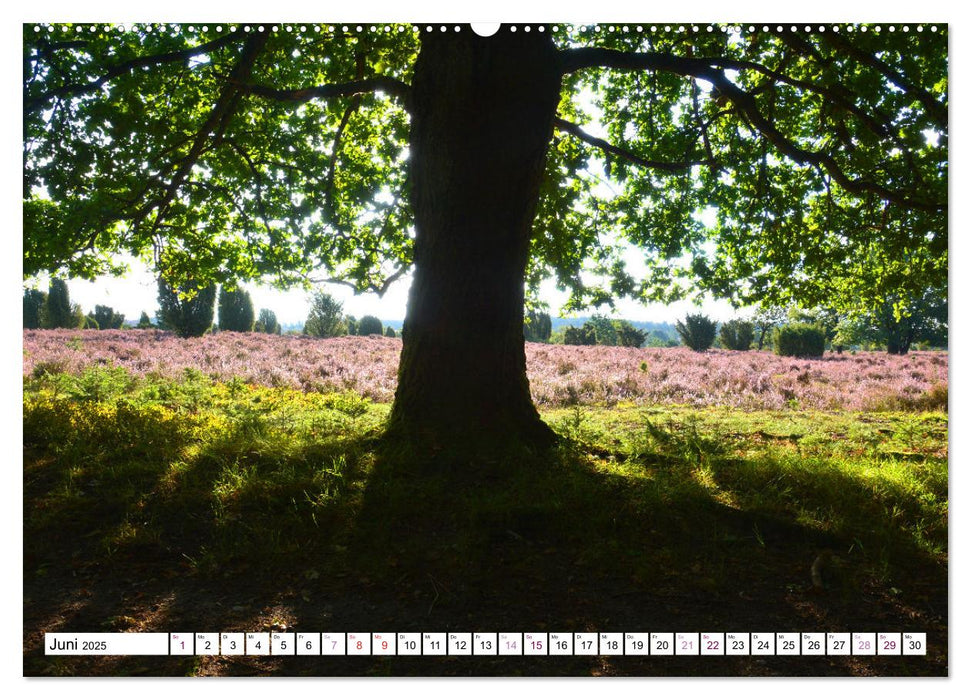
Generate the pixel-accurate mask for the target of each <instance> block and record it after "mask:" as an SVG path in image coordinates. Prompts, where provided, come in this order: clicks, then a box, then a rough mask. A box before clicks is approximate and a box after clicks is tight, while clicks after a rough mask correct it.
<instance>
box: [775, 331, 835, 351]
mask: <svg viewBox="0 0 971 700" xmlns="http://www.w3.org/2000/svg"><path fill="white" fill-rule="evenodd" d="M825 347H826V331H825V330H824V329H823V328H821V327H820V326H815V325H811V324H808V323H790V324H788V325H785V326H782V327H781V328H779V329H777V330H776V333H775V352H776V354H777V355H782V356H784V357H822V355H823V350H824V349H825Z"/></svg>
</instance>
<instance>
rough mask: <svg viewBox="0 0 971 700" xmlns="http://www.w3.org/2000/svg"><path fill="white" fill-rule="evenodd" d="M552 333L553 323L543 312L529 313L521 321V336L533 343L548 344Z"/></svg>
mask: <svg viewBox="0 0 971 700" xmlns="http://www.w3.org/2000/svg"><path fill="white" fill-rule="evenodd" d="M552 333H553V321H552V319H550V315H549V314H547V313H543V312H541V311H540V312H537V311H530V312H529V313H528V314H527V315H526V318H525V319H524V321H523V336H525V338H526V340H528V341H531V342H534V343H548V342H549V341H550V335H551V334H552Z"/></svg>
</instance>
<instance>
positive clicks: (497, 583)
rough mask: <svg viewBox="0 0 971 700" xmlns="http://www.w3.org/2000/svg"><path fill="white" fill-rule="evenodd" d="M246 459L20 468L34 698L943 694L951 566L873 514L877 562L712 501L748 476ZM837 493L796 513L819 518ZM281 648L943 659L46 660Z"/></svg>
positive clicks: (844, 537)
mask: <svg viewBox="0 0 971 700" xmlns="http://www.w3.org/2000/svg"><path fill="white" fill-rule="evenodd" d="M246 437H247V439H246V440H241V439H240V436H239V435H235V434H229V435H227V436H226V437H225V438H224V439H222V440H217V441H215V442H212V443H209V444H207V446H206V447H205V449H204V450H202V451H200V452H198V453H195V454H193V455H192V456H191V458H188V459H186V458H185V449H184V448H186V447H187V445H180V446H179V449H178V450H175V449H174V448H175V445H169V446H168V447H166V448H165V449H162V448H161V447H159V448H158V449H157V450H156V451H155V452H151V451H149V452H146V453H143V454H141V455H139V456H138V459H137V460H136V461H137V463H138V465H139V466H138V468H137V469H136V468H134V467H132V468H125V467H124V466H123V465H122V464H120V463H119V462H117V461H113V458H111V456H110V455H109V458H106V459H105V460H104V461H103V462H101V463H100V466H99V464H98V463H95V462H92V463H90V464H89V465H88V466H86V467H84V469H86V470H88V471H84V470H82V471H81V472H78V471H77V470H78V467H77V464H76V463H73V462H71V460H64V459H63V458H57V459H53V460H52V459H51V458H50V456H49V455H48V454H47V453H46V452H45V451H44V450H41V449H37V448H36V447H34V448H31V449H30V450H28V452H27V453H26V455H25V475H26V476H25V567H24V588H25V608H24V610H25V622H24V636H25V652H24V671H25V673H26V674H27V675H58V674H67V675H144V674H148V675H181V674H195V675H247V674H282V675H591V674H593V675H599V674H618V675H678V676H681V675H688V676H694V675H776V674H778V675H865V674H891V675H943V674H946V673H947V650H946V646H945V645H946V616H947V608H946V581H947V572H946V566H945V565H943V564H942V563H941V562H940V561H937V560H935V559H934V558H933V557H931V556H929V555H927V554H925V553H924V552H922V551H921V550H920V549H919V548H918V547H917V546H916V545H914V543H913V542H911V541H910V540H909V539H908V536H907V533H905V532H902V531H898V530H899V529H898V530H894V524H893V523H892V522H886V514H885V513H881V511H879V509H877V510H874V512H873V513H871V514H870V516H871V519H872V520H874V522H873V529H874V532H877V531H879V533H880V535H881V537H882V539H881V540H880V541H881V542H883V543H884V546H883V548H882V549H881V550H880V552H879V553H871V551H870V549H868V548H867V546H866V543H867V542H868V541H869V540H868V533H865V532H858V531H855V530H853V529H852V528H851V529H849V530H848V529H846V528H843V529H841V527H835V528H832V527H824V526H822V525H820V526H818V527H817V526H813V525H807V524H805V522H804V518H802V517H801V514H800V513H799V512H797V511H796V510H793V511H792V512H787V511H786V510H785V509H784V508H782V507H778V508H775V509H766V508H763V509H746V508H743V507H739V505H738V503H737V502H735V503H733V498H732V492H731V489H726V488H721V489H715V488H713V487H712V483H711V480H712V479H714V480H716V481H717V480H719V479H725V480H726V481H729V480H731V482H732V483H733V484H742V485H741V486H739V487H738V488H756V487H757V486H758V485H757V484H748V485H745V484H744V482H740V481H739V480H738V479H737V478H733V479H729V477H730V476H731V474H732V471H733V470H735V469H738V468H739V466H740V465H739V463H738V462H739V460H730V459H727V458H726V459H721V460H714V461H710V462H708V463H706V465H705V467H706V468H705V469H703V470H699V469H698V465H695V464H692V463H691V461H690V460H689V459H679V458H675V457H672V456H671V455H669V454H663V453H660V452H656V453H652V452H641V453H638V454H636V455H634V456H631V455H613V456H611V455H606V456H605V455H603V454H596V453H592V452H591V451H590V450H589V449H588V448H587V447H585V446H583V445H580V444H576V443H569V442H566V441H564V442H563V443H562V444H561V445H560V446H558V447H557V448H554V449H551V450H547V451H541V452H530V451H528V450H514V451H506V452H504V453H503V452H501V451H500V452H497V453H496V454H495V455H493V456H490V457H483V456H473V457H468V456H465V457H461V456H458V455H454V454H453V455H448V454H444V453H441V452H439V453H425V454H423V456H421V457H418V456H417V454H416V453H415V452H413V451H411V450H409V449H408V448H407V447H406V446H402V445H389V444H386V443H381V442H379V441H378V440H376V439H375V438H373V437H372V438H360V439H346V438H345V439H339V440H332V441H329V442H326V443H322V444H320V445H312V446H306V445H303V446H299V447H294V448H293V449H291V450H289V451H286V452H285V453H280V452H273V451H267V450H261V449H258V448H254V447H253V446H254V445H256V446H258V445H259V441H258V440H256V441H254V440H253V439H250V438H252V437H253V436H246ZM242 443H245V444H246V445H248V446H249V447H248V448H247V449H246V450H242V451H241V450H240V444H242ZM170 448H171V449H170ZM190 452H191V451H190ZM176 453H178V454H179V455H181V457H180V458H179V459H174V458H173V455H174V454H176ZM74 457H76V455H75V456H74ZM614 458H617V459H620V458H623V459H626V460H627V462H625V467H624V469H623V470H622V471H620V472H619V471H618V470H616V469H606V468H604V460H605V459H607V460H610V459H614ZM832 478H833V479H837V480H839V479H841V478H842V480H841V481H839V483H835V484H832V485H831V486H832V488H833V489H835V490H836V491H839V492H842V493H845V494H847V502H857V503H858V502H863V501H865V500H866V491H865V487H864V486H863V485H862V484H860V483H859V482H857V481H855V480H853V479H851V478H848V477H845V478H844V477H839V476H838V475H833V476H832ZM86 480H87V481H86ZM72 483H73V484H74V486H73V487H71V484H72ZM72 488H73V490H72ZM830 493H831V491H830V490H827V492H826V493H825V494H824V493H821V494H818V495H816V496H814V495H813V494H812V493H810V492H808V491H806V492H802V493H800V494H799V496H798V498H801V499H803V501H801V504H802V506H804V507H805V508H807V509H811V508H812V506H813V503H812V502H811V501H812V500H813V499H814V498H819V499H824V498H828V497H829V496H828V495H827V494H830ZM736 495H739V494H736ZM734 500H736V501H743V500H744V499H742V498H738V499H734ZM780 502H781V501H780ZM797 502H799V501H798V499H797ZM881 518H883V520H881ZM888 543H889V544H888ZM825 550H832V551H834V552H837V553H839V555H840V557H839V558H840V559H841V560H842V564H841V567H842V568H841V569H838V570H836V571H834V572H833V573H832V578H829V577H830V573H827V577H828V580H827V582H826V589H825V590H821V591H820V590H816V589H815V588H814V587H813V586H812V582H811V580H810V567H811V566H812V564H813V562H814V560H815V558H816V557H817V556H818V555H819V553H820V552H822V551H825ZM903 579H906V580H907V584H906V586H903V585H900V581H901V580H903ZM894 591H896V592H894ZM271 630H281V631H307V632H320V631H336V632H345V631H346V632H353V631H359V632H378V631H386V632H409V631H413V632H423V631H436V632H448V631H461V632H472V631H489V632H549V631H567V632H575V631H597V632H677V631H689V632H694V631H714V632H725V631H741V632H751V631H850V630H852V631H922V632H928V639H929V640H932V639H933V644H932V650H933V651H932V653H930V654H929V655H928V656H926V657H903V658H901V657H896V658H894V657H873V658H867V657H842V658H841V657H823V658H819V657H815V658H814V657H789V658H783V657H763V658H759V657H726V658H719V659H715V660H709V659H706V660H705V662H704V663H699V661H698V660H697V659H692V658H690V657H657V656H653V657H645V658H636V657H618V656H598V657H582V656H575V657H559V658H553V657H548V658H543V659H540V660H536V659H533V658H528V659H527V658H521V657H520V658H516V657H475V658H470V659H466V658H456V657H447V658H432V657H413V658H406V657H389V658H379V657H362V658H352V657H343V658H323V657H308V658H290V659H278V658H261V657H185V658H178V657H167V658H166V657H163V658H157V657H125V658H119V657H45V656H44V655H43V652H42V645H43V632H45V631H48V632H49V631H70V632H82V631H164V632H176V631H187V632H199V631H271Z"/></svg>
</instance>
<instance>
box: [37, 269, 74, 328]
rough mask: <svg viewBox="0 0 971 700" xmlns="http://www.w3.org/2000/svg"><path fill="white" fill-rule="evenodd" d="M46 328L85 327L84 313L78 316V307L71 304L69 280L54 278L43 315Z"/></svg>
mask: <svg viewBox="0 0 971 700" xmlns="http://www.w3.org/2000/svg"><path fill="white" fill-rule="evenodd" d="M41 317H42V318H43V321H44V327H45V328H83V327H84V314H83V313H82V314H81V315H80V318H79V317H78V309H75V308H74V306H73V305H72V304H71V296H70V294H69V292H68V289H67V282H65V281H64V280H62V279H57V278H55V279H52V280H51V284H50V287H49V288H48V290H47V301H46V303H45V304H44V311H43V314H42V316H41Z"/></svg>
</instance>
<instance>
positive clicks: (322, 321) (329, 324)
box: [303, 292, 347, 338]
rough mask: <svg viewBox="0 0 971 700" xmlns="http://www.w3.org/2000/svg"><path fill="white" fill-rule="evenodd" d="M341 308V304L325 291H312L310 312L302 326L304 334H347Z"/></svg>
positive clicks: (318, 335)
mask: <svg viewBox="0 0 971 700" xmlns="http://www.w3.org/2000/svg"><path fill="white" fill-rule="evenodd" d="M342 310H343V304H341V303H340V302H339V301H337V299H335V298H334V297H332V296H331V295H330V294H328V293H327V292H314V295H313V297H311V299H310V314H309V315H308V316H307V322H306V323H305V324H304V326H303V332H304V334H305V335H312V336H316V337H318V338H335V337H337V336H339V335H347V323H346V322H345V320H344V315H343V314H342V313H341V311H342Z"/></svg>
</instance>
